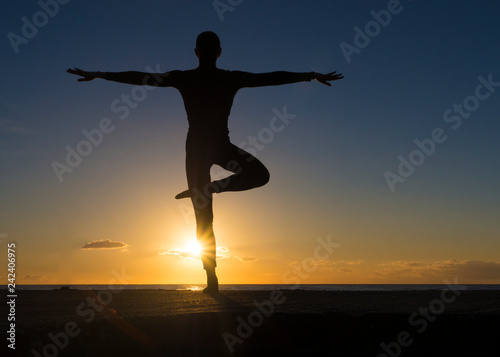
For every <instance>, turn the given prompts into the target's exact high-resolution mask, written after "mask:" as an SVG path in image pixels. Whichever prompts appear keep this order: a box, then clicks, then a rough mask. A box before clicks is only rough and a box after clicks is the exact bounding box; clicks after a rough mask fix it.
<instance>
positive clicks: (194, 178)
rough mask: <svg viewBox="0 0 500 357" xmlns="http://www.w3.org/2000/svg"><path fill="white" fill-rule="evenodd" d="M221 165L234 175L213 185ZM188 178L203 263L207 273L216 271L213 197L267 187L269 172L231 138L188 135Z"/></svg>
mask: <svg viewBox="0 0 500 357" xmlns="http://www.w3.org/2000/svg"><path fill="white" fill-rule="evenodd" d="M214 164H215V165H219V166H221V167H222V168H224V169H226V170H228V171H230V172H232V173H233V174H232V175H230V176H228V177H226V178H224V179H221V180H217V181H213V182H212V181H211V178H210V168H211V167H212V165H214ZM186 174H187V181H188V188H189V190H190V192H191V201H192V203H193V207H194V213H195V217H196V237H197V240H198V243H199V244H200V246H201V260H202V262H203V268H204V269H206V270H212V269H215V267H216V266H217V263H216V261H215V251H216V246H215V235H214V231H213V219H214V215H213V208H212V195H213V193H220V192H227V191H244V190H249V189H252V188H255V187H260V186H263V185H265V184H266V183H267V182H268V181H269V171H268V170H267V169H266V167H265V166H264V165H263V164H262V163H261V162H260V161H259V160H258V159H257V158H256V157H255V156H253V155H251V154H250V153H248V152H246V151H244V150H242V149H240V148H238V147H237V146H235V145H233V144H231V142H230V141H229V137H227V135H226V136H224V137H222V138H217V139H214V138H210V139H207V138H206V137H200V136H198V135H190V134H188V138H187V141H186Z"/></svg>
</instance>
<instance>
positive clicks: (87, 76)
mask: <svg viewBox="0 0 500 357" xmlns="http://www.w3.org/2000/svg"><path fill="white" fill-rule="evenodd" d="M66 72H68V73H71V74H76V75H77V76H82V78H78V82H86V81H92V80H94V79H96V78H98V77H99V72H86V71H82V70H81V69H79V68H74V69H73V68H68V69H67V70H66Z"/></svg>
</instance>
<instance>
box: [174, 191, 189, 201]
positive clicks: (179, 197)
mask: <svg viewBox="0 0 500 357" xmlns="http://www.w3.org/2000/svg"><path fill="white" fill-rule="evenodd" d="M189 197H191V191H189V190H186V191H182V192H181V193H179V194H177V196H175V199H176V200H180V199H181V198H189Z"/></svg>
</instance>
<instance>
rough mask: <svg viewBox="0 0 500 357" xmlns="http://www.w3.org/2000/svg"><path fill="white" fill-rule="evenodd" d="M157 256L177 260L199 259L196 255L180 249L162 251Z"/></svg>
mask: <svg viewBox="0 0 500 357" xmlns="http://www.w3.org/2000/svg"><path fill="white" fill-rule="evenodd" d="M158 254H159V255H174V256H176V257H178V258H193V259H200V256H199V255H197V254H196V253H193V252H191V251H189V250H184V249H180V248H175V249H169V250H163V251H160V252H159V253H158Z"/></svg>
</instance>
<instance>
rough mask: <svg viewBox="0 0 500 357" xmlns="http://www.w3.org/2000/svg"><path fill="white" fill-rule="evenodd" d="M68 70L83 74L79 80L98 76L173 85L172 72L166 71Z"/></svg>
mask: <svg viewBox="0 0 500 357" xmlns="http://www.w3.org/2000/svg"><path fill="white" fill-rule="evenodd" d="M66 72H68V73H71V74H75V75H77V76H81V77H82V78H78V81H79V82H86V81H92V80H94V79H96V78H102V79H105V80H108V81H114V82H120V83H126V84H134V85H147V86H155V87H170V86H172V85H173V83H172V78H171V77H170V74H171V72H166V73H145V72H135V71H129V72H88V71H83V70H81V69H79V68H74V69H73V68H68V69H67V70H66Z"/></svg>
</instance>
